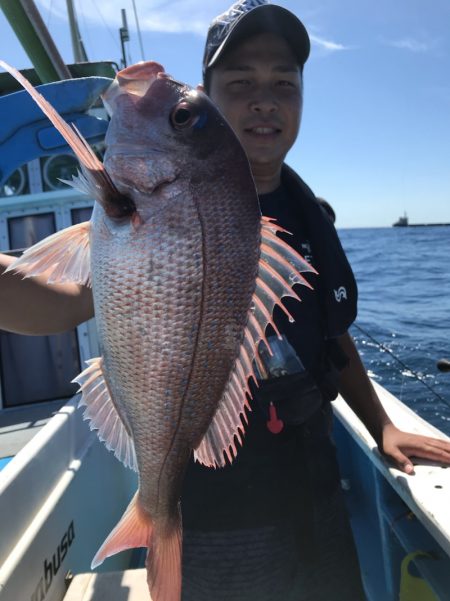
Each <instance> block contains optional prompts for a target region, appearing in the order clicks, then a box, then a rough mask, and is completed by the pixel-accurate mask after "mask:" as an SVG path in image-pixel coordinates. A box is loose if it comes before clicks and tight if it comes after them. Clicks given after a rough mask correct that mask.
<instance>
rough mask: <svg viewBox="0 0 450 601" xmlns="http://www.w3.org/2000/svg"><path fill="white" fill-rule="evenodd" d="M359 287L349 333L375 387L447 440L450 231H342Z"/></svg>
mask: <svg viewBox="0 0 450 601" xmlns="http://www.w3.org/2000/svg"><path fill="white" fill-rule="evenodd" d="M338 233H339V237H340V239H341V242H342V245H343V246H344V249H345V251H346V253H347V256H348V258H349V260H350V263H351V265H352V268H353V271H354V273H355V277H356V280H357V282H358V289H359V302H358V317H357V320H356V322H355V325H354V326H353V327H352V330H351V333H352V335H353V336H354V338H355V341H356V344H357V347H358V350H359V352H360V354H361V356H362V359H363V361H364V364H365V366H366V368H367V370H368V371H369V374H370V375H371V376H373V377H374V378H375V379H376V380H377V381H378V382H379V383H380V384H382V385H383V386H384V387H385V388H387V389H388V390H389V391H390V392H392V393H393V394H395V395H396V396H397V397H398V398H399V399H400V400H402V401H403V402H404V403H405V404H406V405H408V406H409V407H411V408H412V409H414V410H415V411H416V412H417V413H418V414H419V415H420V416H422V417H423V418H425V419H426V420H427V421H429V422H430V423H432V424H433V425H434V426H436V427H438V428H439V429H441V430H442V431H444V432H445V433H446V434H448V435H450V373H442V372H440V371H439V370H438V369H437V367H436V362H437V361H438V360H439V359H442V358H446V359H449V360H450V227H412V228H411V227H407V228H393V227H392V228H373V229H341V230H339V232H338Z"/></svg>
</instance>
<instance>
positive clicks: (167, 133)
mask: <svg viewBox="0 0 450 601" xmlns="http://www.w3.org/2000/svg"><path fill="white" fill-rule="evenodd" d="M103 100H104V103H105V106H106V108H107V110H108V112H109V114H110V116H111V122H110V125H109V128H108V132H107V135H106V139H105V143H106V153H105V159H104V163H105V167H106V169H107V171H108V173H109V175H110V177H111V179H112V181H113V182H114V185H115V186H116V187H117V188H118V189H119V190H120V191H121V193H123V194H124V195H129V196H130V197H131V198H132V199H133V202H134V204H135V205H136V207H137V210H138V211H141V214H142V212H145V211H146V210H147V211H151V210H156V209H157V206H156V205H157V204H158V199H159V198H160V197H161V195H162V196H164V201H167V196H168V195H169V196H170V195H171V196H173V195H174V194H176V193H179V192H180V189H181V187H182V186H186V185H191V184H192V182H194V183H195V182H199V181H212V179H211V178H213V177H214V172H217V171H219V170H221V172H222V176H223V171H224V170H223V165H224V162H225V163H226V161H227V157H226V156H225V155H227V156H228V157H229V160H230V162H232V164H233V165H235V164H236V160H237V157H239V156H241V157H242V160H243V161H245V163H246V165H248V162H247V159H246V157H245V153H244V151H243V150H242V147H241V145H240V143H239V141H238V139H237V137H236V136H235V134H234V132H233V131H232V129H231V127H230V126H229V125H228V124H227V123H226V121H225V118H224V117H223V116H222V115H221V113H220V112H219V110H218V109H217V108H216V107H215V105H214V104H213V103H212V101H211V100H210V99H209V98H208V96H206V95H205V94H204V93H203V92H201V91H199V90H197V89H193V88H191V87H190V86H188V85H186V84H184V83H181V82H178V81H176V80H175V79H173V78H172V77H171V76H170V75H168V74H167V73H165V71H164V68H163V67H162V66H161V65H160V64H159V63H156V62H153V61H149V62H143V63H138V64H136V65H133V66H131V67H128V68H126V69H124V70H122V71H120V72H119V73H118V74H117V76H116V79H115V81H114V83H113V84H112V85H111V87H110V88H109V89H108V90H107V92H106V93H105V94H104V95H103Z"/></svg>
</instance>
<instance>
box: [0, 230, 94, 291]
mask: <svg viewBox="0 0 450 601" xmlns="http://www.w3.org/2000/svg"><path fill="white" fill-rule="evenodd" d="M89 232H90V222H89V221H86V222H84V223H79V224H77V225H73V226H72V227H68V228H66V229H65V230H61V231H60V232H56V234H53V235H52V236H48V238H44V240H41V242H38V243H37V244H35V245H34V246H32V247H31V248H29V249H27V250H26V251H25V252H24V253H23V255H22V256H21V257H19V258H18V259H16V260H15V261H14V262H13V263H11V265H10V266H9V267H8V269H7V270H6V271H18V272H20V273H21V274H23V276H24V277H26V278H29V277H32V276H37V275H41V274H43V273H45V272H47V276H48V280H47V281H48V282H49V284H62V283H65V282H73V283H75V284H84V285H87V286H90V284H91V267H90V250H89Z"/></svg>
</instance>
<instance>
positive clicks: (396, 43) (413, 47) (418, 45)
mask: <svg viewBox="0 0 450 601" xmlns="http://www.w3.org/2000/svg"><path fill="white" fill-rule="evenodd" d="M387 44H388V46H392V47H393V48H401V49H404V50H409V51H410V52H427V51H428V50H430V48H431V46H430V44H428V43H426V42H419V41H418V40H414V39H412V38H403V39H400V40H391V41H388V42H387Z"/></svg>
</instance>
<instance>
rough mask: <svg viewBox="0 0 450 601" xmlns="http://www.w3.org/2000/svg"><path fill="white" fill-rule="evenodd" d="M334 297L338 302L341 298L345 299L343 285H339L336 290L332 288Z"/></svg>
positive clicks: (345, 294)
mask: <svg viewBox="0 0 450 601" xmlns="http://www.w3.org/2000/svg"><path fill="white" fill-rule="evenodd" d="M333 292H334V298H335V299H336V302H337V303H340V302H341V300H342V299H345V300H347V290H346V289H345V287H344V286H340V287H339V288H338V289H337V290H334V291H333Z"/></svg>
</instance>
